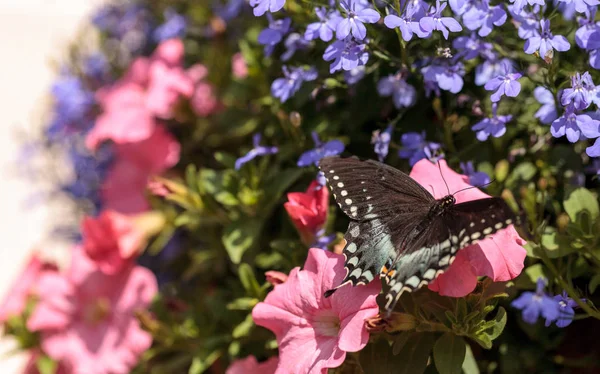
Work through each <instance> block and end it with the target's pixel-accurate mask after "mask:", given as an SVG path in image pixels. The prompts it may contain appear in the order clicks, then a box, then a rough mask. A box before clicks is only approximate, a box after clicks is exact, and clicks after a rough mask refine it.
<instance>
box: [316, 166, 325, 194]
mask: <svg viewBox="0 0 600 374" xmlns="http://www.w3.org/2000/svg"><path fill="white" fill-rule="evenodd" d="M315 180H316V181H317V183H318V184H319V185H318V186H317V187H315V189H316V190H317V191H318V190H320V189H321V188H323V187H325V185H326V184H327V178H325V173H323V172H322V171H321V170H319V171H318V172H317V177H316V178H315Z"/></svg>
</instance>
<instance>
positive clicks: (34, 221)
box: [0, 0, 102, 374]
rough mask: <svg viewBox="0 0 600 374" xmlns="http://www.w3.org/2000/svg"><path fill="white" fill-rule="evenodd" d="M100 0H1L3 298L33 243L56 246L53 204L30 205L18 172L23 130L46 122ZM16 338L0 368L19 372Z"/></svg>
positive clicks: (1, 345) (7, 373)
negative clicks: (74, 44) (64, 68)
mask: <svg viewBox="0 0 600 374" xmlns="http://www.w3.org/2000/svg"><path fill="white" fill-rule="evenodd" d="M101 2H102V1H101V0H0V299H2V298H3V297H4V295H5V294H6V292H7V291H8V289H9V288H10V287H11V283H12V282H13V280H14V278H15V277H16V276H17V275H18V273H19V272H20V271H21V269H22V266H23V265H24V264H25V262H26V260H27V259H28V256H29V254H30V253H31V251H32V250H33V249H37V250H38V251H40V252H43V251H44V248H45V247H48V248H50V247H53V245H54V244H55V243H49V242H48V239H46V237H47V232H48V227H49V226H50V225H51V224H52V220H59V219H60V217H56V216H54V217H53V216H52V214H51V212H52V209H51V207H49V206H48V204H44V202H43V201H41V202H38V203H37V204H36V205H33V207H27V205H32V204H27V200H30V197H31V196H32V194H33V193H34V192H35V191H36V189H35V188H34V186H31V185H30V183H27V182H26V181H25V180H23V179H22V178H20V177H18V176H17V175H16V170H17V169H18V167H19V165H17V164H16V163H15V157H16V155H17V154H18V153H17V152H18V149H19V141H18V137H17V136H16V135H17V134H18V133H19V132H29V133H32V132H33V131H34V129H36V128H39V127H40V126H41V124H42V119H43V110H44V108H45V107H47V105H48V98H47V92H48V88H49V87H50V84H51V83H52V79H53V77H54V76H55V68H54V65H55V64H54V63H53V61H60V60H61V58H62V56H64V54H65V53H66V47H67V46H68V44H69V41H70V40H73V39H74V37H75V35H76V33H77V30H79V29H80V28H81V27H82V25H83V24H84V23H85V22H86V21H87V18H88V15H89V14H90V13H91V11H92V9H94V8H95V7H96V6H97V5H98V4H99V3H101ZM12 348H14V342H10V341H8V340H7V339H2V340H0V373H2V374H13V373H14V374H17V373H20V372H21V368H22V366H23V363H24V362H25V360H26V358H27V357H26V356H25V355H16V356H13V355H10V356H7V355H6V353H7V352H9V351H10V350H11V349H12Z"/></svg>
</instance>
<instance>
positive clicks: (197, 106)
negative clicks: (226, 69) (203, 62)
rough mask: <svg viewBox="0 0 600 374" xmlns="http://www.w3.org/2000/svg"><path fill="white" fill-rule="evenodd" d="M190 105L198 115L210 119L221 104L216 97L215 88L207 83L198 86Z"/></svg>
mask: <svg viewBox="0 0 600 374" xmlns="http://www.w3.org/2000/svg"><path fill="white" fill-rule="evenodd" d="M190 105H191V107H192V110H193V111H194V113H196V115H198V116H200V117H208V116H210V115H211V114H213V113H215V112H216V111H217V110H218V109H219V102H218V101H217V98H216V97H215V94H214V90H213V87H212V86H211V85H210V84H209V83H206V82H200V83H197V84H196V88H195V90H194V95H193V96H192V98H191V99H190Z"/></svg>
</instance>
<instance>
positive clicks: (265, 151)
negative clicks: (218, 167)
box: [235, 133, 279, 170]
mask: <svg viewBox="0 0 600 374" xmlns="http://www.w3.org/2000/svg"><path fill="white" fill-rule="evenodd" d="M261 137H262V136H261V135H260V134H258V133H257V134H254V136H253V137H252V144H253V146H254V148H252V149H251V150H250V152H248V153H246V154H245V155H244V156H242V157H240V158H238V159H237V160H235V170H240V168H241V167H242V165H244V164H245V163H247V162H248V161H250V160H253V159H255V158H256V157H257V156H265V155H273V154H275V153H277V152H279V149H278V148H277V147H265V146H262V145H260V139H261Z"/></svg>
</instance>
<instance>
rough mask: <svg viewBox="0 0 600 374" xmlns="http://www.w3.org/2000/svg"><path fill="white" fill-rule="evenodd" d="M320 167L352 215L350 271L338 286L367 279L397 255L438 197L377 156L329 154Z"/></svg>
mask: <svg viewBox="0 0 600 374" xmlns="http://www.w3.org/2000/svg"><path fill="white" fill-rule="evenodd" d="M319 167H320V168H321V171H323V173H324V174H325V177H326V179H327V182H328V184H329V186H330V188H331V190H332V192H333V196H334V198H335V200H336V202H337V203H338V205H339V206H340V208H341V209H342V211H344V213H346V215H348V217H350V219H351V221H350V225H349V226H348V230H347V232H346V235H345V236H344V238H345V239H346V246H345V247H344V250H343V254H344V256H345V259H346V261H345V265H344V266H345V269H346V276H345V277H344V280H343V281H342V283H341V284H340V285H339V286H338V287H336V289H337V288H339V287H341V286H343V285H345V284H347V283H350V284H352V285H353V286H356V285H358V284H367V283H369V282H370V281H372V280H373V279H374V278H375V276H377V275H379V274H380V272H381V270H382V268H383V267H384V265H385V264H386V262H388V261H389V259H390V258H392V259H393V258H396V256H397V253H398V252H399V251H401V250H402V246H403V243H404V242H405V239H406V237H407V236H408V235H409V233H410V232H412V231H414V229H415V227H416V226H417V225H418V224H419V223H420V222H421V221H422V220H423V219H424V218H425V217H426V216H427V213H428V212H429V209H430V207H431V206H432V205H433V204H434V203H435V199H434V197H433V196H432V195H431V194H430V193H429V192H428V191H427V190H425V189H424V188H423V187H421V185H419V184H418V183H417V182H415V181H414V180H413V179H412V178H410V177H409V176H408V175H406V174H404V173H402V172H401V171H399V170H397V169H394V168H392V167H390V166H387V165H385V164H382V163H380V162H377V161H373V160H368V161H360V160H359V159H358V158H355V157H352V158H340V157H328V158H324V159H322V160H321V162H320V165H319ZM334 290H335V289H334ZM334 290H331V291H328V293H327V294H326V295H327V296H328V295H331V293H333V291H334Z"/></svg>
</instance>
